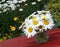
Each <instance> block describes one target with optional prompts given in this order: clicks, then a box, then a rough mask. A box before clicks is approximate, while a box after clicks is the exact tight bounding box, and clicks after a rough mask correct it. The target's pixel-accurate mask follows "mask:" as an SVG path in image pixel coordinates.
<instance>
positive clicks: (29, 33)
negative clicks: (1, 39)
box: [23, 25, 36, 38]
mask: <svg viewBox="0 0 60 47" xmlns="http://www.w3.org/2000/svg"><path fill="white" fill-rule="evenodd" d="M23 31H24V33H25V35H26V36H27V37H28V38H30V37H32V36H34V35H35V34H36V31H35V30H34V28H33V27H32V26H31V25H24V27H23Z"/></svg>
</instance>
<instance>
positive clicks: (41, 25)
mask: <svg viewBox="0 0 60 47" xmlns="http://www.w3.org/2000/svg"><path fill="white" fill-rule="evenodd" d="M44 29H45V27H44V25H43V23H42V22H40V25H39V26H37V27H36V30H38V31H39V32H43V31H44ZM39 32H37V33H39Z"/></svg>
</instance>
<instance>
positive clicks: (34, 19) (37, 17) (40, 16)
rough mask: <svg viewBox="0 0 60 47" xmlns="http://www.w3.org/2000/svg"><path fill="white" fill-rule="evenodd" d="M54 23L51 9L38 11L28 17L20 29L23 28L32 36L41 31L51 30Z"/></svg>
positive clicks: (28, 35) (26, 33)
mask: <svg viewBox="0 0 60 47" xmlns="http://www.w3.org/2000/svg"><path fill="white" fill-rule="evenodd" d="M54 25H55V24H54V21H53V18H52V15H51V14H50V11H37V12H34V13H32V14H31V15H30V16H29V17H27V18H26V19H25V21H24V23H23V24H22V25H21V26H20V27H19V29H21V28H22V30H23V32H24V33H25V35H26V36H27V37H28V38H30V37H33V36H35V35H36V34H37V33H39V32H44V31H46V30H48V29H50V30H51V29H52V28H53V26H54Z"/></svg>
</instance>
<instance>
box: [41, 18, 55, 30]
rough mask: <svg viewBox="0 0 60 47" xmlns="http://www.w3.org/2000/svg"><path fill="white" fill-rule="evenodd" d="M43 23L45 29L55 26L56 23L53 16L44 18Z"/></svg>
mask: <svg viewBox="0 0 60 47" xmlns="http://www.w3.org/2000/svg"><path fill="white" fill-rule="evenodd" d="M42 23H43V24H44V26H45V30H47V29H52V28H53V26H54V25H55V24H54V22H53V19H52V18H51V19H47V20H45V19H44V20H43V21H42Z"/></svg>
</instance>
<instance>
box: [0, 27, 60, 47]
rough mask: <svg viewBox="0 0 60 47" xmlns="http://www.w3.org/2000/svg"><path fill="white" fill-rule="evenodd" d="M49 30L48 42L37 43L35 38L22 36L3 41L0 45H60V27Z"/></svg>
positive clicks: (22, 46)
mask: <svg viewBox="0 0 60 47" xmlns="http://www.w3.org/2000/svg"><path fill="white" fill-rule="evenodd" d="M47 32H48V35H49V40H48V41H47V42H46V43H42V44H40V43H36V42H35V40H34V38H29V39H28V38H27V37H26V36H21V37H16V38H13V39H8V40H5V41H3V42H1V43H0V47H60V28H58V29H53V30H48V31H47Z"/></svg>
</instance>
